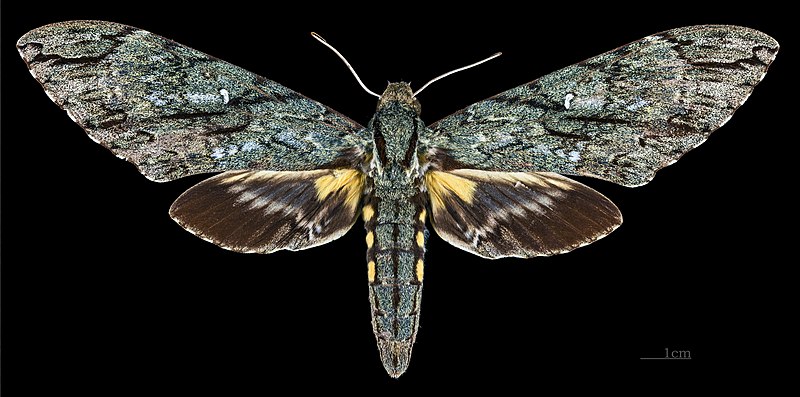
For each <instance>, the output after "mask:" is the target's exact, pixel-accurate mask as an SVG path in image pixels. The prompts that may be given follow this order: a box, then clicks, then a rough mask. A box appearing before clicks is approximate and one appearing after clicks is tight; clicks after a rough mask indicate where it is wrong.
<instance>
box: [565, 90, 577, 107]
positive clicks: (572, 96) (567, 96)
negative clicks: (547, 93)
mask: <svg viewBox="0 0 800 397" xmlns="http://www.w3.org/2000/svg"><path fill="white" fill-rule="evenodd" d="M572 98H575V95H572V94H571V93H570V94H567V95H566V96H565V97H564V108H566V109H569V105H570V102H572Z"/></svg>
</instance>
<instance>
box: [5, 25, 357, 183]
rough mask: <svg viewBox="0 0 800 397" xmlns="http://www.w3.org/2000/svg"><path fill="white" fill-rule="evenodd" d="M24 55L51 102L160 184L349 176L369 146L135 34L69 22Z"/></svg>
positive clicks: (201, 57)
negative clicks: (314, 173)
mask: <svg viewBox="0 0 800 397" xmlns="http://www.w3.org/2000/svg"><path fill="white" fill-rule="evenodd" d="M17 47H18V50H19V52H20V54H21V55H22V58H23V59H24V60H25V62H26V63H27V64H28V68H29V69H30V71H31V74H32V75H33V77H35V78H36V80H38V81H39V82H40V83H41V84H42V86H43V87H44V90H45V92H47V95H48V96H49V97H50V99H52V100H53V102H55V103H56V104H58V105H59V106H61V107H62V108H63V109H65V110H66V111H67V113H68V114H69V116H70V117H71V118H72V119H73V120H74V121H75V122H76V123H78V124H79V125H80V126H81V127H83V128H84V129H85V130H86V132H87V133H88V134H89V136H90V137H91V138H92V139H93V140H95V141H96V142H98V143H100V144H102V145H103V146H105V147H107V148H108V149H110V150H111V151H112V152H114V154H116V155H117V156H119V157H122V158H124V159H126V160H128V161H130V162H132V163H133V164H135V165H136V166H137V167H138V168H139V171H140V172H141V173H142V174H144V175H145V176H146V177H147V178H149V179H152V180H156V181H167V180H172V179H176V178H180V177H183V176H186V175H190V174H196V173H203V172H214V171H226V170H234V169H270V170H278V171H281V170H311V169H317V168H331V167H337V166H339V167H346V166H350V165H352V163H353V162H354V161H355V160H354V159H356V158H358V157H359V156H360V155H361V154H363V152H364V147H365V145H367V142H368V141H369V137H368V136H367V135H364V132H363V131H362V130H363V128H362V127H361V126H360V125H358V124H357V123H355V122H353V121H351V120H350V119H348V118H346V117H344V116H342V115H340V114H339V113H336V112H335V111H332V110H331V109H329V108H327V107H325V106H324V105H322V104H320V103H318V102H315V101H313V100H310V99H308V98H306V97H304V96H302V95H300V94H298V93H296V92H294V91H292V90H290V89H288V88H286V87H283V86H281V85H280V84H277V83H275V82H273V81H270V80H267V79H265V78H263V77H260V76H257V75H255V74H253V73H250V72H248V71H246V70H244V69H241V68H239V67H236V66H234V65H231V64H229V63H227V62H224V61H221V60H219V59H216V58H214V57H211V56H208V55H206V54H203V53H201V52H199V51H195V50H193V49H191V48H188V47H185V46H182V45H180V44H178V43H175V42H173V41H171V40H167V39H165V38H163V37H160V36H157V35H154V34H152V33H149V32H146V31H144V30H140V29H137V28H134V27H130V26H126V25H120V24H117V23H111V22H103V21H71V22H61V23H56V24H52V25H47V26H43V27H41V28H38V29H35V30H32V31H30V32H28V33H27V34H25V35H24V36H22V38H20V39H19V41H18V42H17ZM265 53H268V52H265Z"/></svg>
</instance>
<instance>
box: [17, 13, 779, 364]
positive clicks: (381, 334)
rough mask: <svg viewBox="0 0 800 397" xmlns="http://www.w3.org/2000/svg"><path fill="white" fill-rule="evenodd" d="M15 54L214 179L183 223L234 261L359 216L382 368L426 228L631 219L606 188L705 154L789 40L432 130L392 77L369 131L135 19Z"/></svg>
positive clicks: (610, 71)
mask: <svg viewBox="0 0 800 397" xmlns="http://www.w3.org/2000/svg"><path fill="white" fill-rule="evenodd" d="M17 46H18V50H19V52H20V54H21V56H22V58H23V59H24V61H25V62H26V63H27V65H28V67H29V69H30V72H31V74H32V75H33V76H34V78H36V79H37V80H38V81H39V82H40V83H41V84H42V86H43V87H44V89H45V92H46V93H47V95H48V96H49V97H50V98H51V99H52V100H53V101H54V102H55V103H56V104H58V105H59V106H61V107H62V108H63V109H65V110H66V111H67V113H68V115H69V116H70V117H71V118H72V119H73V120H74V121H75V122H76V123H78V124H79V125H80V126H81V127H82V128H83V129H84V130H86V132H87V133H88V135H89V136H90V137H91V138H92V139H93V140H95V141H96V142H98V143H100V144H101V145H103V146H105V147H106V148H108V149H109V150H111V151H112V152H113V153H114V154H116V155H117V156H119V157H121V158H124V159H126V160H128V161H130V162H131V163H133V164H134V165H135V166H136V167H137V168H138V170H139V171H140V172H141V173H142V174H143V175H144V176H145V177H147V178H148V179H151V180H154V181H159V182H164V181H170V180H174V179H178V178H181V177H184V176H187V175H192V174H198V173H208V172H219V174H218V175H216V176H213V177H211V178H209V179H207V180H205V181H203V182H200V183H199V184H197V185H195V186H194V187H192V188H190V189H189V190H187V191H186V192H185V193H184V194H182V195H181V196H180V197H178V199H177V200H175V202H174V203H173V205H172V206H171V208H170V215H171V216H172V217H173V219H175V221H176V222H178V223H179V224H180V225H181V226H182V227H184V228H185V229H186V230H188V231H190V232H192V233H194V234H196V235H198V236H199V237H201V238H203V239H205V240H208V241H210V242H212V243H214V244H216V245H219V246H221V247H223V248H226V249H230V250H233V251H237V252H257V253H269V252H273V251H276V250H281V249H288V250H301V249H306V248H311V247H314V246H317V245H321V244H325V243H327V242H330V241H332V240H334V239H336V238H338V237H340V236H342V235H343V234H344V233H346V232H347V231H348V230H349V229H350V227H351V226H352V225H353V224H354V223H355V222H356V220H357V218H358V217H359V215H360V216H361V217H362V219H363V220H364V224H365V228H366V231H367V234H366V243H367V279H368V282H369V299H370V306H371V311H372V327H373V331H374V333H375V336H376V339H377V343H378V349H379V352H380V357H381V360H382V363H383V365H384V367H385V368H386V370H387V372H388V373H389V374H390V375H391V376H393V377H397V376H399V375H401V374H402V373H403V372H404V371H405V370H406V369H407V367H408V363H409V359H410V355H411V350H412V347H413V344H414V340H415V338H416V335H417V329H418V324H419V310H420V303H421V291H422V284H423V279H424V254H425V242H426V240H427V238H428V231H427V229H426V222H428V221H430V224H431V225H432V227H433V229H434V230H435V231H436V232H437V234H438V235H439V236H440V237H442V238H443V239H444V240H446V241H448V242H449V243H451V244H453V245H455V246H457V247H459V248H462V249H464V250H466V251H469V252H472V253H474V254H476V255H479V256H482V257H486V258H501V257H508V256H514V257H523V258H530V257H535V256H541V255H553V254H558V253H563V252H568V251H571V250H573V249H575V248H578V247H580V246H582V245H585V244H588V243H591V242H593V241H595V240H597V239H599V238H602V237H603V236H605V235H607V234H609V233H611V232H612V231H613V230H614V229H615V228H616V227H618V226H619V225H620V224H621V222H622V217H621V214H620V212H619V210H618V209H617V207H616V206H615V205H614V204H613V203H612V202H611V201H610V200H608V199H607V198H605V197H604V196H603V195H601V194H600V193H598V192H596V191H595V190H593V189H591V188H590V187H588V186H585V185H583V184H581V183H579V182H576V181H574V180H571V179H568V178H567V177H564V176H561V175H579V176H590V177H595V178H600V179H604V180H608V181H611V182H614V183H617V184H620V185H624V186H640V185H643V184H645V183H647V182H649V181H650V180H651V179H652V178H653V176H654V174H655V172H656V171H657V170H658V169H660V168H663V167H664V166H666V165H669V164H671V163H672V162H674V161H676V160H677V159H678V158H680V157H681V156H682V155H683V154H685V153H686V152H688V151H689V150H691V149H692V148H694V147H696V146H698V145H699V144H701V143H702V142H703V141H705V140H706V138H707V137H708V136H709V134H710V133H711V132H713V131H714V130H716V129H717V128H719V127H720V126H722V125H723V124H724V123H725V122H726V121H727V120H728V119H729V118H730V117H731V116H732V114H733V113H734V111H735V110H736V109H737V108H738V107H739V106H740V105H741V104H742V103H743V102H744V101H745V100H746V99H747V97H748V96H749V94H750V93H751V92H752V90H753V88H754V87H755V85H756V84H758V82H759V81H761V79H762V78H763V77H764V74H765V73H766V71H767V68H768V67H769V64H770V63H771V62H772V60H773V59H774V58H775V55H776V54H777V51H778V43H777V42H776V41H775V40H774V39H772V38H771V37H769V36H767V35H765V34H764V33H761V32H758V31H755V30H752V29H748V28H744V27H737V26H693V27H685V28H678V29H673V30H670V31H666V32H662V33H658V34H655V35H652V36H648V37H646V38H644V39H642V40H639V41H636V42H633V43H630V44H627V45H625V46H622V47H619V48H617V49H615V50H612V51H610V52H608V53H605V54H602V55H599V56H597V57H594V58H591V59H588V60H586V61H584V62H581V63H578V64H575V65H572V66H568V67H566V68H564V69H561V70H559V71H556V72H554V73H552V74H549V75H547V76H544V77H542V78H539V79H538V80H535V81H533V82H530V83H527V84H524V85H521V86H519V87H516V88H513V89H511V90H509V91H506V92H503V93H500V94H498V95H497V96H494V97H492V98H489V99H487V100H484V101H481V102H478V103H475V104H473V105H471V106H469V107H467V108H465V109H463V110H461V111H458V112H456V113H454V114H452V115H450V116H448V117H446V118H444V119H442V120H440V121H438V122H436V123H433V124H430V125H427V126H426V124H425V123H424V122H423V121H422V120H421V119H420V117H419V114H420V104H419V102H418V101H417V99H416V95H415V93H414V92H413V91H412V90H411V88H410V86H409V85H408V84H406V83H390V84H389V86H388V87H387V88H386V90H385V91H384V92H383V94H382V95H380V99H379V100H378V105H377V111H376V114H375V116H374V117H373V118H372V120H370V121H369V123H368V124H367V125H366V127H364V126H361V125H359V124H358V123H356V122H355V121H353V120H350V119H348V118H347V117H345V116H343V115H341V114H339V113H337V112H335V111H333V110H332V109H330V108H328V107H326V106H324V105H322V104H320V103H318V102H315V101H313V100H311V99H308V98H306V97H304V96H302V95H300V94H298V93H296V92H294V91H292V90H290V89H288V88H286V87H284V86H282V85H280V84H277V83H275V82H273V81H271V80H268V79H265V78H263V77H260V76H257V75H255V74H252V73H250V72H248V71H245V70H243V69H241V68H238V67H236V66H233V65H231V64H228V63H226V62H224V61H221V60H219V59H216V58H213V57H211V56H208V55H206V54H203V53H201V52H198V51H195V50H193V49H190V48H187V47H184V46H182V45H180V44H177V43H175V42H172V41H170V40H167V39H165V38H162V37H160V36H157V35H154V34H151V33H149V32H146V31H143V30H140V29H136V28H133V27H130V26H125V25H121V24H116V23H111V22H102V21H71V22H62V23H56V24H52V25H47V26H44V27H41V28H38V29H35V30H33V31H31V32H29V33H27V34H25V35H24V36H23V37H22V38H21V39H20V40H19V42H18V43H17Z"/></svg>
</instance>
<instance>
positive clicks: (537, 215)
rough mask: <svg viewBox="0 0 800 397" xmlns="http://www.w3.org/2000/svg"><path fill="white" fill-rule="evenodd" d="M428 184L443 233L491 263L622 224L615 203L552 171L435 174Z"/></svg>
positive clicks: (556, 247)
mask: <svg viewBox="0 0 800 397" xmlns="http://www.w3.org/2000/svg"><path fill="white" fill-rule="evenodd" d="M425 185H426V187H427V189H428V194H429V198H430V205H431V223H432V224H433V228H434V229H435V230H436V232H437V233H438V234H439V236H441V237H442V238H443V239H444V240H445V241H447V242H449V243H450V244H453V245H455V246H456V247H459V248H461V249H464V250H466V251H469V252H471V253H473V254H476V255H480V256H482V257H485V258H502V257H507V256H515V257H520V258H530V257H534V256H542V255H554V254H559V253H563V252H567V251H571V250H573V249H575V248H578V247H581V246H584V245H586V244H589V243H591V242H592V241H595V240H597V239H599V238H601V237H604V236H605V235H607V234H609V233H611V232H612V231H613V230H614V229H616V228H617V226H619V225H620V224H621V223H622V215H621V214H620V212H619V210H618V209H617V207H616V206H615V205H614V203H612V202H611V200H609V199H607V198H606V197H605V196H603V195H602V194H600V193H598V192H597V191H595V190H593V189H592V188H590V187H588V186H586V185H583V184H581V183H578V182H576V181H573V180H571V179H568V178H565V177H563V176H560V175H558V174H554V173H549V172H532V173H523V172H489V171H478V170H466V169H460V170H453V171H450V172H444V171H430V172H428V173H427V174H426V175H425Z"/></svg>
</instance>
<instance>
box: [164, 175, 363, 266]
mask: <svg viewBox="0 0 800 397" xmlns="http://www.w3.org/2000/svg"><path fill="white" fill-rule="evenodd" d="M363 191H364V174H363V173H362V172H360V171H356V170H352V169H325V170H314V171H278V172H275V171H228V172H224V173H222V174H219V175H216V176H214V177H212V178H209V179H206V180H205V181H203V182H200V183H198V184H197V185H195V186H193V187H192V188H190V189H189V190H187V191H186V192H185V193H183V194H182V195H181V196H180V197H178V199H177V200H175V202H174V203H173V204H172V207H171V208H170V215H171V216H172V219H174V220H175V221H176V222H178V224H180V225H181V226H183V228H184V229H186V230H188V231H190V232H192V233H194V234H195V235H197V236H199V237H201V238H203V239H205V240H207V241H210V242H212V243H214V244H216V245H219V246H220V247H223V248H226V249H229V250H232V251H237V252H257V253H270V252H273V251H277V250H282V249H287V250H292V251H296V250H302V249H306V248H311V247H315V246H318V245H321V244H325V243H327V242H330V241H333V240H335V239H337V238H339V237H341V236H342V235H344V234H345V233H346V232H347V231H348V230H349V229H350V227H351V226H352V225H353V223H354V222H355V220H356V214H357V213H358V211H357V210H358V206H359V204H360V200H361V195H362V193H363Z"/></svg>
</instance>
